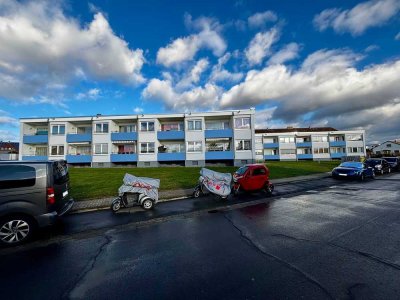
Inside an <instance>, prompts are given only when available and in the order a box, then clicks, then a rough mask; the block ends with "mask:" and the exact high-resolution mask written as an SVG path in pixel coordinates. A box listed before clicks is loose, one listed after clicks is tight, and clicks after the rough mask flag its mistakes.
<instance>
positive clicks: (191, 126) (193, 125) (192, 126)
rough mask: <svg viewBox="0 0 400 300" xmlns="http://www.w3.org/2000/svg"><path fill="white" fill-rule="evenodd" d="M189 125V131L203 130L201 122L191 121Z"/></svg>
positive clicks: (188, 122)
mask: <svg viewBox="0 0 400 300" xmlns="http://www.w3.org/2000/svg"><path fill="white" fill-rule="evenodd" d="M187 124H188V130H202V126H201V120H189V121H187Z"/></svg>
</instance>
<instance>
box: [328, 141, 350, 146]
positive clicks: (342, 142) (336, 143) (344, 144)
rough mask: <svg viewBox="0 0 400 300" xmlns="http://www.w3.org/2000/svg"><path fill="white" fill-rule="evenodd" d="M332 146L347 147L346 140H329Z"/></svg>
mask: <svg viewBox="0 0 400 300" xmlns="http://www.w3.org/2000/svg"><path fill="white" fill-rule="evenodd" d="M329 146H330V147H346V141H331V142H329Z"/></svg>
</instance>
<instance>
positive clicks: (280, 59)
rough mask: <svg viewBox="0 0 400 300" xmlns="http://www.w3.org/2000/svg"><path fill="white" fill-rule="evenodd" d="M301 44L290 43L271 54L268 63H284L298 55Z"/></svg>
mask: <svg viewBox="0 0 400 300" xmlns="http://www.w3.org/2000/svg"><path fill="white" fill-rule="evenodd" d="M299 51H300V46H299V45H298V44H296V43H290V44H288V45H286V46H285V47H283V48H282V49H281V50H279V51H278V52H276V53H275V54H274V55H272V56H271V58H270V59H269V61H268V63H269V64H271V65H277V64H282V63H284V62H287V61H290V60H293V59H295V58H297V57H298V54H299Z"/></svg>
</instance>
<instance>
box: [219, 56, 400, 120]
mask: <svg viewBox="0 0 400 300" xmlns="http://www.w3.org/2000/svg"><path fill="white" fill-rule="evenodd" d="M362 58H363V56H362V55H359V54H356V53H353V52H351V51H350V50H348V49H337V50H320V51H317V52H315V53H312V54H311V55H309V56H308V57H307V58H306V59H305V60H304V62H303V64H302V65H301V67H299V68H298V69H297V70H293V69H291V68H288V67H287V66H285V65H270V66H267V67H265V68H264V69H262V70H260V71H255V70H251V71H249V72H248V73H247V76H246V78H245V80H244V81H243V82H241V83H240V84H237V85H235V86H234V87H232V88H231V89H230V90H228V91H227V92H225V93H223V94H222V96H221V100H220V105H221V107H222V108H228V107H244V106H246V107H247V106H256V105H260V104H267V103H274V104H275V105H276V106H277V108H276V110H275V111H274V114H273V117H274V118H277V119H281V120H284V121H286V122H293V121H301V120H302V118H303V117H304V116H305V115H309V121H310V122H313V123H316V122H319V121H321V120H333V119H335V118H336V117H337V116H340V115H343V114H351V113H352V114H357V115H362V114H363V113H364V112H365V111H366V110H373V109H378V110H379V111H380V113H381V119H382V120H384V119H385V118H386V116H388V114H389V111H390V107H393V105H395V104H396V105H397V103H398V102H400V100H399V88H398V87H399V86H400V77H399V76H397V74H399V72H400V60H396V61H391V62H387V63H384V64H379V65H371V66H367V67H364V68H363V69H361V70H359V69H357V68H356V65H357V62H359V61H360V60H361V59H362ZM382 107H386V108H387V109H385V110H382V109H381V108H382ZM332 118H333V119H332ZM351 119H352V120H354V119H355V118H351ZM370 121H371V120H370ZM370 121H367V120H364V121H363V122H361V123H360V126H365V125H367V124H369V123H368V122H370ZM332 122H333V121H331V123H332ZM335 124H337V125H339V128H346V124H345V123H344V122H338V123H335ZM353 125H354V124H353Z"/></svg>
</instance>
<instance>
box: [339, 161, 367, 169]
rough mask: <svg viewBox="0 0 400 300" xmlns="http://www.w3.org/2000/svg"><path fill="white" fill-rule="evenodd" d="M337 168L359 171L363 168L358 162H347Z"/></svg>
mask: <svg viewBox="0 0 400 300" xmlns="http://www.w3.org/2000/svg"><path fill="white" fill-rule="evenodd" d="M339 167H345V168H357V169H360V168H362V167H363V164H362V163H360V162H353V161H348V162H344V163H341V164H340V166H339Z"/></svg>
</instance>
